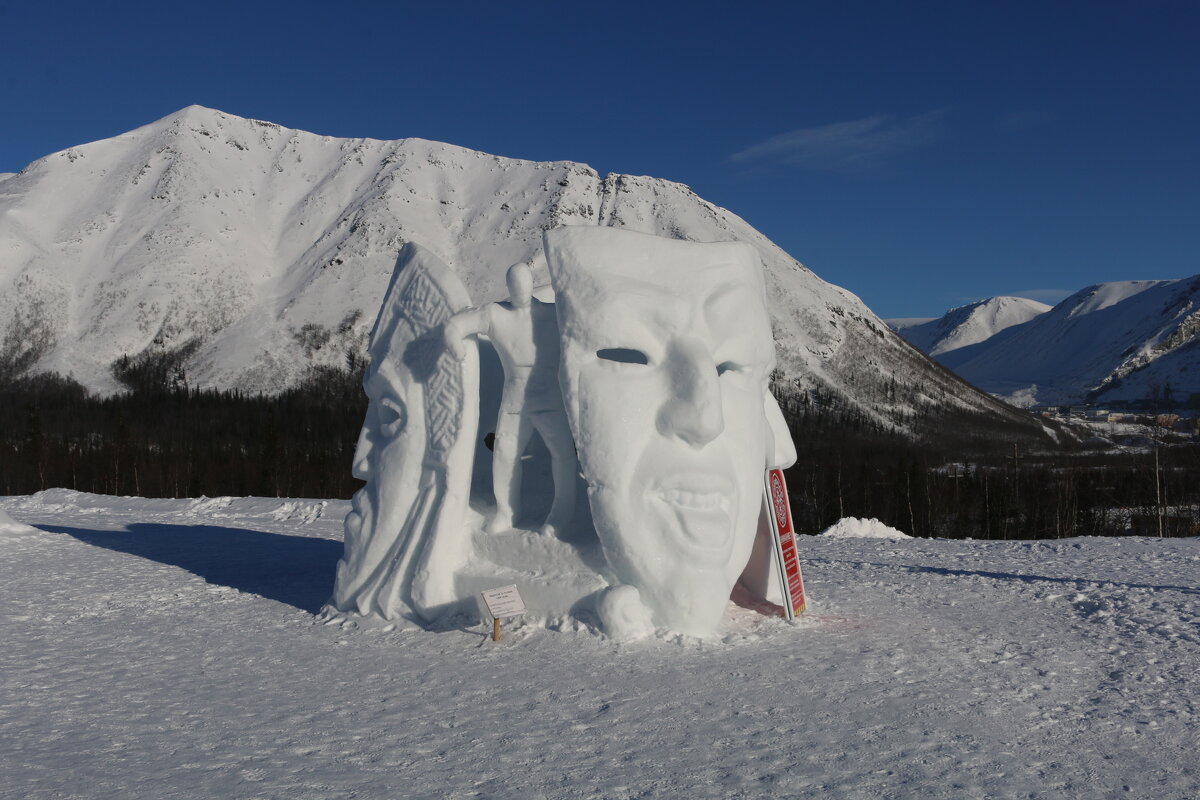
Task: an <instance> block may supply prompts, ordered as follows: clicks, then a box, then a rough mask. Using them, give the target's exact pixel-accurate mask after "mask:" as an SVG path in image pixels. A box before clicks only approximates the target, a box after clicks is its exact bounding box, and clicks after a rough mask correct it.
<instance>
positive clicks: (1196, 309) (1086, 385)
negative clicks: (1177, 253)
mask: <svg viewBox="0 0 1200 800" xmlns="http://www.w3.org/2000/svg"><path fill="white" fill-rule="evenodd" d="M1198 341H1200V275H1197V276H1193V277H1191V278H1183V279H1179V280H1166V281H1120V282H1113V283H1101V284H1097V285H1095V286H1089V287H1088V288H1086V289H1083V290H1082V291H1080V292H1077V293H1076V294H1074V295H1072V296H1071V297H1068V298H1067V299H1066V300H1063V301H1062V302H1061V303H1059V304H1058V305H1057V306H1055V307H1054V308H1053V309H1051V310H1050V311H1048V312H1046V313H1045V314H1042V315H1040V316H1038V317H1037V318H1035V319H1033V320H1031V321H1029V322H1027V323H1024V324H1022V325H1019V326H1015V327H1012V328H1009V329H1007V330H1005V331H1004V332H1002V333H1001V334H999V335H996V336H994V337H992V338H991V339H988V340H986V341H983V342H981V343H979V344H976V345H973V346H970V347H965V348H961V349H959V350H956V351H953V352H949V353H946V354H944V355H942V356H940V357H939V360H941V361H942V363H944V364H946V365H947V366H948V367H951V368H952V369H954V370H955V371H956V372H957V373H958V374H959V375H961V376H963V377H964V378H966V379H967V380H969V381H971V382H972V383H974V384H976V385H978V386H980V387H982V388H984V389H986V390H988V391H991V392H996V393H999V394H1008V393H1012V392H1015V391H1019V390H1022V389H1027V388H1028V387H1030V386H1031V385H1035V386H1036V387H1037V401H1038V402H1041V403H1063V402H1078V401H1081V400H1083V399H1093V400H1096V401H1101V402H1104V401H1107V402H1111V401H1115V400H1139V399H1148V398H1149V397H1151V396H1152V395H1154V394H1155V393H1158V394H1159V395H1160V396H1161V394H1162V393H1163V392H1164V391H1166V390H1167V389H1168V388H1169V389H1170V390H1171V391H1173V392H1174V393H1175V395H1176V397H1177V398H1179V397H1186V396H1187V395H1189V394H1191V393H1194V392H1200V345H1198V344H1197V342H1198Z"/></svg>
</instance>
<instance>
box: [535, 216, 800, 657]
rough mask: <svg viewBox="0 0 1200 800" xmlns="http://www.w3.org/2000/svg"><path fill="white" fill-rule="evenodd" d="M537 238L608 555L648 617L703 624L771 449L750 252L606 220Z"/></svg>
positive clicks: (728, 569) (759, 287) (726, 583)
mask: <svg viewBox="0 0 1200 800" xmlns="http://www.w3.org/2000/svg"><path fill="white" fill-rule="evenodd" d="M545 241H546V255H547V260H548V263H549V266H550V272H551V279H552V281H553V284H554V290H555V295H556V302H557V305H558V317H559V327H560V330H561V333H562V350H563V364H562V371H561V374H560V379H561V381H562V385H563V393H564V398H565V400H566V406H567V413H568V417H569V418H570V422H571V428H572V431H573V433H574V437H575V442H576V445H577V446H578V449H579V458H580V464H581V467H582V470H583V474H584V478H585V479H586V481H587V485H588V494H589V499H590V502H591V508H592V515H593V518H594V521H595V526H596V532H597V534H598V537H599V539H600V543H601V546H602V548H603V550H604V554H605V557H606V559H607V561H608V563H609V565H610V567H611V569H612V570H613V572H614V574H615V576H616V577H617V578H618V579H619V581H620V582H621V583H622V584H628V585H631V586H633V587H635V588H636V589H637V590H638V592H639V593H640V600H641V603H642V604H643V605H644V606H645V608H646V609H648V611H649V612H650V614H651V616H652V618H653V620H654V622H655V623H656V624H658V625H662V626H666V627H669V628H671V629H673V630H676V631H680V632H683V633H688V634H694V635H705V634H708V633H711V632H712V631H713V630H714V629H715V628H716V626H717V623H718V622H719V620H720V617H721V614H722V612H723V611H724V609H725V606H726V603H727V602H728V600H729V594H730V590H731V589H732V588H733V585H734V583H735V582H736V581H737V579H738V576H739V575H740V574H741V572H742V569H743V568H744V567H745V565H746V562H747V560H748V558H749V555H750V551H751V548H752V546H753V543H754V537H755V530H756V525H757V520H758V515H759V509H760V503H761V495H762V476H763V468H764V466H765V465H766V463H767V462H768V460H771V456H770V455H769V454H771V453H772V452H773V451H774V446H773V444H774V441H775V437H773V436H772V433H773V431H771V430H770V426H769V423H768V420H771V423H774V422H775V419H776V418H777V415H771V414H768V413H765V412H764V409H765V408H766V407H767V406H768V405H772V404H773V403H774V401H773V400H769V402H768V399H769V398H770V395H769V392H768V388H767V382H768V377H769V375H770V372H771V369H772V367H773V366H774V363H775V348H774V343H773V340H772V337H771V329H770V324H769V321H768V316H767V310H766V304H765V294H764V288H763V281H762V274H761V267H760V265H759V263H758V258H757V255H756V253H755V251H754V250H753V248H751V247H750V246H748V245H745V244H739V243H727V242H726V243H706V244H702V243H696V242H684V241H678V240H671V239H663V238H660V237H656V236H649V235H645V234H640V233H634V232H630V231H624V230H617V229H612V228H591V227H586V228H585V227H575V228H560V229H555V230H551V231H547V232H546V234H545ZM775 433H777V434H778V432H775ZM781 436H782V438H786V432H784V433H782V434H781ZM625 594H628V592H625ZM626 605H627V604H626Z"/></svg>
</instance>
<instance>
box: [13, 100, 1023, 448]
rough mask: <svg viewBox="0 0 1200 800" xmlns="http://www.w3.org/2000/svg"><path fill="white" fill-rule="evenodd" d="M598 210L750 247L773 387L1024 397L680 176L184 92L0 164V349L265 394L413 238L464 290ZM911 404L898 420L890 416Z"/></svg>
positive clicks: (353, 340) (485, 295)
mask: <svg viewBox="0 0 1200 800" xmlns="http://www.w3.org/2000/svg"><path fill="white" fill-rule="evenodd" d="M569 224H594V225H612V226H615V227H622V228H628V229H632V230H640V231H642V232H645V233H654V234H657V235H666V236H672V237H675V238H682V239H691V240H694V241H720V240H738V241H747V242H749V243H751V244H752V245H754V246H755V247H756V249H757V250H758V251H759V253H760V256H761V257H762V260H763V264H764V273H765V278H766V282H767V287H768V293H769V295H770V310H771V314H772V325H773V330H774V333H775V336H776V341H777V344H778V353H779V362H780V364H779V372H778V374H777V376H776V377H777V386H778V387H780V388H781V389H782V391H783V392H784V393H785V394H791V395H793V396H794V398H797V399H798V400H797V401H800V400H803V401H807V402H818V403H825V404H830V403H832V404H834V405H838V404H840V405H843V406H845V407H847V408H851V409H854V410H856V411H857V412H858V413H861V414H863V415H865V416H866V417H867V418H869V419H872V420H874V421H876V422H878V423H880V424H884V425H888V426H893V427H900V428H903V427H905V425H906V424H907V425H908V426H909V427H911V426H912V424H913V423H912V422H911V421H912V420H913V419H916V418H918V417H919V416H920V414H921V413H922V411H923V410H927V409H929V408H931V407H937V408H942V409H947V410H953V411H955V412H961V413H968V414H982V415H985V416H990V417H999V418H1002V419H1004V420H1005V421H1006V423H1008V424H1017V425H1020V426H1023V427H1028V425H1029V423H1028V422H1027V420H1025V418H1024V417H1022V416H1021V415H1019V414H1017V413H1016V412H1014V411H1013V410H1012V409H1009V408H1007V407H1006V406H1004V405H1002V404H1000V403H997V402H996V401H994V400H992V399H991V398H987V397H986V396H984V395H981V394H980V393H978V392H976V391H975V390H973V389H971V388H970V387H968V386H967V385H966V384H965V383H962V382H961V381H959V380H957V379H955V378H953V376H950V375H948V374H945V373H943V372H942V371H941V370H939V369H937V368H936V367H933V366H932V365H930V364H929V362H927V361H926V360H925V358H924V357H923V356H921V355H920V354H918V353H917V352H916V351H915V350H913V349H912V348H910V347H909V346H908V345H906V344H905V343H904V342H903V341H902V340H901V339H899V337H897V336H895V334H894V333H892V332H891V331H890V330H889V329H888V328H887V326H886V325H884V324H883V322H882V321H881V320H879V319H878V318H877V317H876V316H875V315H874V314H873V313H871V312H870V310H869V309H867V308H866V306H864V305H863V304H862V302H861V301H860V300H859V299H858V298H857V297H855V296H854V295H853V294H851V293H850V292H848V291H846V290H845V289H842V288H840V287H836V286H833V285H832V284H829V283H826V282H825V281H822V280H821V279H820V278H818V277H817V276H816V275H814V274H813V273H812V272H811V271H810V270H808V269H807V268H806V267H804V266H803V265H802V264H800V263H799V262H798V261H796V260H795V259H794V258H792V257H791V256H789V255H788V254H786V253H785V252H784V251H782V250H781V249H780V248H779V247H778V246H776V245H775V244H774V243H772V242H770V240H768V239H767V238H766V237H765V236H764V235H763V234H761V233H760V232H758V231H757V230H755V229H754V228H753V227H751V226H750V225H749V224H748V223H747V222H746V221H745V220H743V219H741V218H740V217H738V216H737V215H736V214H734V213H732V212H730V211H728V210H726V209H723V208H720V207H719V206H716V205H715V204H713V203H710V202H709V201H707V200H704V199H703V198H700V197H699V196H698V195H696V193H695V192H693V191H692V190H691V189H690V188H689V187H687V186H685V185H684V184H680V183H675V182H671V181H666V180H662V179H659V178H653V177H649V176H635V175H625V174H621V173H610V174H608V175H606V176H603V177H601V176H600V175H599V173H597V172H596V171H595V170H594V169H592V168H591V167H589V166H587V165H585V164H579V163H576V162H570V161H554V162H537V161H527V160H523V159H511V158H502V157H499V156H493V155H489V154H486V153H481V152H478V151H473V150H469V149H467V148H461V147H457V146H454V145H448V144H443V143H440V142H433V141H430V140H426V139H419V138H405V139H398V140H379V139H366V138H357V139H347V138H335V137H330V136H320V135H317V134H312V133H307V132H304V131H297V130H292V129H288V128H284V127H282V126H279V125H276V124H274V123H270V122H264V121H261V120H248V119H243V118H241V117H237V116H234V115H230V114H225V113H223V112H220V111H215V110H212V109H207V108H204V107H202V106H189V107H188V108H185V109H181V110H180V111H178V112H176V113H174V114H171V115H168V116H167V117H164V118H163V119H161V120H158V121H156V122H153V123H150V124H148V125H144V126H141V127H139V128H136V129H134V130H132V131H130V132H128V133H125V134H121V135H119V136H116V137H113V138H111V139H105V140H101V141H98V142H92V143H89V144H85V145H79V146H76V147H71V148H67V149H65V150H62V151H59V152H57V153H52V154H50V155H48V156H45V157H43V158H41V159H38V160H36V161H34V162H32V163H31V164H30V165H28V166H27V167H26V168H25V169H23V170H22V171H21V172H19V173H17V174H16V175H14V176H12V177H11V178H8V179H5V180H4V181H3V182H2V183H0V287H4V288H5V296H7V297H9V298H11V300H10V302H8V303H3V304H0V358H2V359H7V362H8V363H9V365H10V371H19V370H21V369H28V370H32V371H54V372H58V373H60V374H63V375H71V376H73V377H75V378H76V379H77V380H80V381H81V382H82V383H83V384H84V385H85V386H87V387H88V388H90V389H93V390H95V391H100V392H102V393H111V392H114V391H120V390H121V389H122V386H121V384H120V383H119V382H118V381H117V380H116V378H115V376H114V374H113V365H114V364H115V363H116V362H117V361H118V360H119V359H121V358H137V357H139V356H140V355H144V354H164V353H165V354H170V353H172V352H177V353H181V354H183V355H182V356H181V361H182V364H183V367H184V368H185V374H186V380H187V381H188V383H189V385H192V386H201V387H212V388H238V389H240V390H242V391H252V392H253V391H265V392H268V393H273V392H277V391H280V390H282V389H283V388H285V387H286V386H288V385H293V384H295V383H296V382H297V381H299V380H301V379H302V378H303V376H304V374H305V373H306V371H307V370H308V369H309V368H311V367H338V366H342V365H343V364H344V362H345V360H346V358H347V356H355V355H361V354H362V352H363V345H364V343H365V338H366V335H367V333H368V331H369V329H370V326H371V324H372V322H373V321H374V316H375V313H376V311H377V309H378V305H379V302H380V301H381V298H382V297H383V291H384V288H385V287H386V283H387V280H388V278H389V277H390V275H391V271H392V267H393V265H394V263H395V257H396V253H397V252H398V250H399V249H400V246H401V245H402V244H403V243H404V242H406V241H416V242H418V243H420V244H421V245H422V246H424V247H426V248H427V249H429V250H431V251H432V252H433V253H434V254H436V255H437V256H438V257H440V258H441V259H442V260H444V261H445V262H447V263H448V264H449V265H451V266H452V267H453V268H454V269H455V270H456V271H457V272H458V274H459V275H460V277H461V278H462V279H463V281H464V284H465V285H466V286H467V289H468V291H469V292H470V294H471V297H472V298H473V300H474V301H475V302H486V301H490V300H495V299H499V298H501V297H503V296H504V294H505V291H504V272H505V271H506V270H507V268H508V266H510V265H511V264H513V263H517V262H526V263H531V264H533V265H534V269H535V280H537V281H538V282H539V283H545V282H546V280H547V276H546V274H545V268H544V265H541V264H539V263H538V259H537V255H538V252H539V251H540V248H541V234H542V231H543V230H544V229H546V228H549V227H557V226H560V225H569ZM904 420H909V422H907V423H906V422H904Z"/></svg>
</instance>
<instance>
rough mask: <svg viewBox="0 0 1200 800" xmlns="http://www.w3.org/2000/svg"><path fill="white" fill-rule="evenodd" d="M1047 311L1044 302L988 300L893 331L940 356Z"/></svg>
mask: <svg viewBox="0 0 1200 800" xmlns="http://www.w3.org/2000/svg"><path fill="white" fill-rule="evenodd" d="M1049 310H1050V306H1048V305H1046V304H1045V303H1039V302H1038V301H1036V300H1029V299H1027V298H1024V297H990V298H988V299H987V300H980V301H978V302H975V303H970V304H968V305H965V306H959V307H958V308H952V309H950V310H949V311H947V312H946V313H945V314H944V315H942V316H941V317H939V318H938V319H935V320H930V321H929V322H926V323H923V324H920V325H909V326H905V327H897V328H896V332H897V333H899V334H900V335H901V336H903V337H904V338H905V339H906V340H907V341H908V342H909V344H911V345H912V346H913V347H915V348H917V349H918V350H920V351H921V352H923V353H928V354H929V355H931V356H939V355H942V354H943V353H949V352H951V351H953V350H957V349H959V348H960V347H967V346H968V345H972V344H977V343H979V342H982V341H985V340H987V339H990V338H991V337H993V336H995V335H996V334H997V333H999V332H1000V331H1002V330H1004V329H1005V328H1011V327H1012V326H1013V325H1020V324H1021V323H1024V322H1028V321H1029V320H1031V319H1033V318H1034V317H1037V316H1039V315H1040V314H1044V313H1045V312H1047V311H1049Z"/></svg>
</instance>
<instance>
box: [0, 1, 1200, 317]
mask: <svg viewBox="0 0 1200 800" xmlns="http://www.w3.org/2000/svg"><path fill="white" fill-rule="evenodd" d="M1198 41H1200V3H1198V2H1191V1H1190V0H1188V1H1186V2H1185V1H1173V0H1172V1H1166V0H1164V1H1161V2H1160V1H1159V0H1141V1H1140V2H1122V3H1116V2H1101V1H1098V0H1091V1H1090V2H1055V0H1040V1H1039V2H1019V1H1017V0H1013V1H1012V2H999V1H997V2H983V1H982V0H980V1H979V2H975V1H974V0H959V1H957V2H921V0H909V1H908V2H885V1H884V0H878V1H877V2H854V1H853V0H839V1H838V2H787V3H784V2H779V3H762V2H753V1H752V0H743V1H742V2H736V3H734V2H730V3H707V2H695V1H693V2H653V0H642V2H638V3H626V2H606V3H586V4H585V3H569V2H555V3H540V2H527V3H513V4H501V3H495V2H486V3H485V2H478V3H477V2H456V3H431V2H420V3H402V2H391V3H382V2H380V3H362V2H343V3H339V4H333V3H311V2H305V0H295V1H294V2H288V3H255V2H252V0H242V2H236V3H232V2H206V3H203V4H192V3H177V4H173V3H162V2H154V3H141V2H125V3H122V2H108V3H102V2H98V1H97V2H90V3H86V4H85V3H73V2H60V3H47V4H34V3H32V2H30V0H24V1H23V2H12V0H0V172H4V171H16V170H19V169H20V168H21V167H23V166H24V165H25V164H26V163H28V162H29V161H32V160H33V159H35V158H38V157H40V156H42V155H45V154H47V153H50V152H53V151H56V150H60V149H62V148H65V147H68V146H70V145H74V144H80V143H82V142H86V141H92V140H95V139H100V138H105V137H108V136H113V135H115V134H118V133H121V132H123V131H126V130H129V129H131V128H134V127H137V126H139V125H142V124H145V123H148V122H151V121H153V120H155V119H158V118H160V117H162V116H165V115H167V114H169V113H171V112H172V111H175V110H177V109H179V108H182V107H183V106H186V105H190V104H192V103H199V104H201V105H206V106H210V107H213V108H218V109H221V110H223V111H227V112H230V113H234V114H239V115H242V116H247V117H254V118H258V119H266V120H271V121H273V122H278V123H280V124H283V125H286V126H288V127H295V128H302V129H305V130H309V131H314V132H317V133H322V134H329V135H335V136H370V137H375V138H383V139H391V138H401V137H405V136H419V137H424V138H427V139H437V140H441V141H447V142H452V143H454V144H458V145H463V146H466V147H471V148H475V149H479V150H484V151H487V152H490V153H496V154H499V155H505V156H515V157H521V158H529V159H539V160H557V159H570V160H575V161H582V162H586V163H588V164H590V165H592V166H593V167H595V168H596V169H598V170H600V171H601V172H602V173H603V172H609V171H615V172H626V173H635V174H647V175H655V176H658V177H663V178H669V179H671V180H676V181H680V182H683V183H686V184H688V185H689V186H691V187H692V188H693V189H695V190H696V191H697V192H698V193H699V194H700V195H701V196H703V197H705V198H706V199H708V200H710V201H712V202H714V203H717V204H719V205H722V206H725V207H726V208H729V209H731V210H732V211H734V212H736V213H737V214H739V215H741V216H742V217H744V218H745V219H746V220H748V221H749V222H750V223H751V224H752V225H754V226H755V227H757V228H758V229H760V230H761V231H763V232H764V233H766V234H767V235H768V236H770V237H771V238H772V239H774V240H775V241H776V242H777V243H778V244H780V245H781V246H782V247H783V248H784V249H785V250H787V251H788V252H790V253H791V254H792V255H794V256H795V257H796V258H798V259H800V260H801V261H803V262H804V263H805V264H807V265H808V266H809V267H810V268H812V269H813V270H814V271H815V272H817V274H819V275H821V276H822V277H823V278H825V279H826V280H829V281H831V282H833V283H836V284H838V285H840V286H844V287H846V288H847V289H849V290H851V291H853V292H854V293H856V294H858V295H859V296H860V297H862V298H863V300H865V301H866V302H867V304H868V305H869V306H870V307H871V308H872V309H873V310H874V311H876V313H878V314H880V315H881V316H884V317H898V316H936V315H939V314H941V313H942V312H943V311H945V310H946V309H947V308H949V307H951V306H955V305H961V304H962V303H965V302H969V301H971V300H974V299H979V298H983V297H988V296H992V295H997V294H1023V295H1026V296H1032V297H1036V298H1038V299H1042V300H1047V301H1050V302H1053V301H1056V300H1058V299H1061V298H1062V297H1064V296H1065V295H1066V293H1067V292H1068V291H1073V290H1076V289H1079V288H1082V287H1083V286H1086V285H1088V284H1090V283H1096V282H1100V281H1112V280H1129V279H1139V278H1178V277H1184V276H1187V275H1192V274H1195V273H1197V272H1200V258H1198V257H1197V252H1198V249H1197V239H1198V237H1200V47H1198V46H1197V45H1196V43H1197V42H1198Z"/></svg>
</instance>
